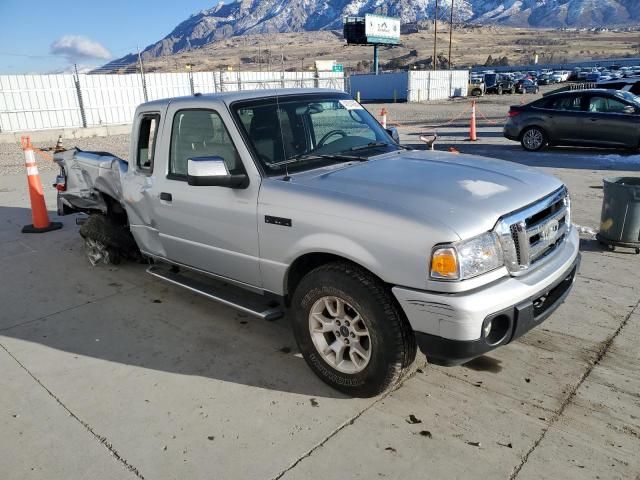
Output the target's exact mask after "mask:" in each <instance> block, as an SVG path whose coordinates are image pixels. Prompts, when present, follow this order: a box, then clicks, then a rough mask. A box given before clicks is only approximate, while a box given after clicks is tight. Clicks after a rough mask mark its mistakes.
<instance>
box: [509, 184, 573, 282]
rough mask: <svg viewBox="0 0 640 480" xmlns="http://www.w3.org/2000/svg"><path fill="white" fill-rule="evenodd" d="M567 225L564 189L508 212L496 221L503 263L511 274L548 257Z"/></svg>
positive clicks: (567, 208)
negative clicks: (503, 258) (522, 207)
mask: <svg viewBox="0 0 640 480" xmlns="http://www.w3.org/2000/svg"><path fill="white" fill-rule="evenodd" d="M570 228H571V218H570V204H569V197H568V196H567V191H566V188H564V187H563V188H561V189H560V190H558V191H556V192H554V193H553V194H551V195H549V196H548V197H545V198H543V199H542V200H540V201H538V202H536V203H534V204H533V205H530V206H528V207H525V208H524V209H522V210H519V211H517V212H515V213H512V214H510V215H508V216H506V217H504V218H503V219H501V221H500V222H498V226H497V228H496V231H497V232H498V234H499V236H500V241H501V243H502V247H503V251H504V257H505V263H506V265H507V268H508V270H509V271H510V272H511V273H513V274H518V273H524V271H528V270H530V269H532V268H534V267H537V266H538V265H540V264H542V263H543V262H544V261H545V259H548V258H549V257H550V256H552V255H553V253H554V252H555V251H556V250H557V249H558V247H559V246H560V245H561V244H562V242H564V240H565V239H566V237H567V234H568V233H569V229H570Z"/></svg>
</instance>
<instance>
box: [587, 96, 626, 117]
mask: <svg viewBox="0 0 640 480" xmlns="http://www.w3.org/2000/svg"><path fill="white" fill-rule="evenodd" d="M624 107H626V104H624V103H622V102H620V101H618V100H616V99H614V98H609V97H591V98H590V99H589V111H590V112H599V113H624Z"/></svg>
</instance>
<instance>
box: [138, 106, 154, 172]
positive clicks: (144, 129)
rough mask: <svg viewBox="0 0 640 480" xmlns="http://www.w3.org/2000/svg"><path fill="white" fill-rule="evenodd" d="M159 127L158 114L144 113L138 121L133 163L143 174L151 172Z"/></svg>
mask: <svg viewBox="0 0 640 480" xmlns="http://www.w3.org/2000/svg"><path fill="white" fill-rule="evenodd" d="M159 125H160V114H159V113H145V114H143V115H142V118H141V119H140V127H139V128H138V144H137V151H136V160H135V161H136V167H137V169H138V170H139V171H141V172H143V173H151V172H153V158H154V156H155V150H156V140H157V137H158V126H159Z"/></svg>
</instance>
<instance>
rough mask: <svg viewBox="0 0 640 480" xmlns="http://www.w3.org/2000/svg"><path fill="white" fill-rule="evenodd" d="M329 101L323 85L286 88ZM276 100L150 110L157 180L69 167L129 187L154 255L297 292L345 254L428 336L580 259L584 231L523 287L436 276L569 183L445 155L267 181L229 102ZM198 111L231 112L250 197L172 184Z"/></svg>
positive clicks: (128, 203) (91, 166) (131, 209)
mask: <svg viewBox="0 0 640 480" xmlns="http://www.w3.org/2000/svg"><path fill="white" fill-rule="evenodd" d="M318 92H322V90H318V89H312V90H300V89H297V90H279V91H278V92H277V93H278V94H279V95H287V94H289V95H291V94H297V93H306V94H308V93H318ZM328 92H331V93H335V92H333V91H328ZM274 94H275V92H272V91H271V92H270V91H257V92H239V93H228V94H218V95H210V96H209V95H207V96H199V97H185V98H178V99H167V100H161V101H156V102H151V103H147V104H143V105H141V106H140V107H138V109H137V111H136V117H135V122H134V127H133V132H132V137H131V138H132V139H137V137H138V127H139V119H140V117H141V116H142V115H143V114H145V113H150V112H156V113H159V114H160V115H161V121H160V125H159V127H158V128H159V132H158V136H157V144H156V151H155V159H154V171H153V173H152V174H146V173H144V172H141V171H138V170H137V169H136V167H135V162H134V161H133V160H132V161H131V162H130V165H129V168H128V170H127V171H126V172H122V173H121V175H120V176H119V175H116V174H115V171H116V170H115V168H116V167H113V169H112V170H109V169H105V168H103V169H102V170H99V168H101V167H97V166H98V165H101V162H100V159H104V157H100V158H99V159H96V158H89V157H88V155H89V154H86V153H79V154H77V155H75V157H78V158H74V159H69V160H68V161H67V163H68V164H69V165H71V164H72V163H73V162H77V163H78V165H82V167H80V168H84V169H85V170H86V173H85V174H84V177H83V178H86V181H87V185H84V186H83V188H85V189H91V188H95V189H98V190H100V187H99V186H98V185H99V183H98V182H99V181H101V179H102V177H104V180H105V182H104V183H109V182H113V183H116V182H121V185H111V186H110V187H109V191H114V192H120V191H121V196H119V197H114V198H117V199H118V200H119V201H120V202H121V203H122V205H123V206H124V207H125V208H126V211H127V214H128V217H129V222H130V227H131V231H132V233H133V235H134V237H135V239H136V241H137V243H138V245H139V247H140V249H141V250H142V251H143V252H144V253H145V254H147V255H149V256H152V257H155V258H157V259H160V260H166V261H169V262H172V263H176V264H180V265H185V266H189V267H191V268H194V269H196V270H198V271H201V272H203V273H208V274H212V275H214V276H216V277H223V278H225V279H227V280H229V281H231V282H233V283H235V284H238V285H241V286H244V287H246V288H248V289H250V290H252V291H254V292H272V293H275V294H277V295H285V294H287V291H286V285H287V275H288V271H289V267H290V266H291V265H292V264H293V262H294V261H295V260H296V259H298V258H300V257H301V256H302V255H305V254H311V253H319V252H321V253H330V254H334V255H337V256H340V257H343V258H346V259H349V260H351V261H353V262H355V263H357V264H359V265H361V266H362V267H364V268H366V269H368V270H369V271H371V272H373V273H374V274H375V275H377V276H378V277H379V278H381V279H382V280H383V281H384V282H386V283H388V284H390V285H391V286H393V290H392V291H393V293H394V294H395V296H396V298H397V299H398V301H399V303H400V305H401V306H402V308H403V309H404V311H405V313H406V314H407V317H408V319H409V321H410V323H411V325H412V326H413V328H414V329H415V330H416V331H419V332H426V333H432V334H435V335H440V336H443V337H446V338H451V339H459V340H473V339H477V338H480V336H481V333H480V329H481V324H482V321H483V319H484V317H485V316H486V314H488V313H491V312H495V311H498V310H501V309H503V308H504V307H505V305H506V304H508V305H515V304H517V303H519V302H520V301H522V300H524V299H527V298H529V297H530V296H531V295H533V294H535V293H538V292H540V291H541V290H543V289H544V288H545V286H547V285H549V284H552V283H553V282H554V280H556V279H557V278H559V277H560V276H561V275H563V274H565V273H568V271H567V269H568V268H569V266H570V264H571V262H572V261H573V259H575V258H576V256H577V254H578V246H577V233H576V232H575V229H572V230H571V231H570V234H569V235H568V239H567V240H566V241H564V242H563V244H562V245H561V246H560V247H559V248H558V249H557V250H556V252H555V253H554V255H553V258H552V259H551V260H549V261H548V262H547V263H546V264H545V265H544V266H543V267H541V268H539V269H537V270H536V271H535V272H531V273H528V274H526V275H521V276H518V277H517V278H516V277H514V276H511V275H510V274H509V272H508V271H507V269H506V268H500V269H498V270H495V271H493V272H490V273H487V274H484V275H481V276H479V277H476V278H473V279H471V280H466V281H462V282H440V281H434V280H430V279H429V262H430V255H431V252H432V249H433V247H434V246H435V245H437V244H440V243H447V242H455V241H459V240H462V239H468V238H471V237H473V236H476V235H479V234H481V233H483V232H487V231H490V230H492V229H494V227H495V226H496V224H497V223H498V221H499V219H500V218H501V217H503V216H506V215H507V214H509V213H510V212H513V211H515V210H519V209H521V208H523V207H525V206H527V205H530V204H532V203H534V202H536V201H538V200H539V199H541V198H543V197H545V196H547V195H549V194H550V193H552V192H554V191H556V190H558V189H559V188H561V187H562V183H561V182H560V181H559V180H558V179H556V178H555V177H552V176H550V175H547V174H545V173H542V172H540V171H538V170H534V169H531V168H528V167H525V166H522V165H519V164H515V163H510V162H503V161H499V160H492V159H488V158H483V157H477V156H470V155H456V154H452V153H448V152H438V151H398V152H393V153H387V154H384V155H379V156H376V157H372V158H371V159H370V160H369V161H368V162H354V163H342V164H337V165H332V166H328V167H324V168H318V169H314V170H310V171H306V172H302V173H296V174H291V175H290V180H288V181H286V180H284V179H283V177H265V176H263V175H262V174H261V172H260V169H259V168H258V165H257V164H256V161H255V160H254V159H253V158H252V155H251V153H250V151H249V149H248V148H247V146H246V145H245V142H244V140H243V138H242V136H241V133H240V132H239V130H238V128H237V127H236V124H235V123H234V120H233V118H232V116H231V113H230V110H229V105H230V104H231V103H233V102H234V101H237V100H244V99H250V98H261V97H265V96H272V95H274ZM186 108H199V109H203V108H206V109H212V110H215V111H216V112H218V113H219V114H220V116H221V117H222V119H223V121H224V122H225V124H226V125H227V128H228V130H229V134H230V136H231V138H232V140H233V142H234V144H235V146H236V149H237V150H238V153H239V156H240V158H241V160H242V163H243V164H244V167H245V169H246V172H247V174H248V176H249V186H248V188H246V189H231V188H224V187H203V186H190V185H188V184H187V183H186V182H184V181H179V180H171V179H169V178H167V173H168V158H169V147H170V138H171V125H172V119H173V116H174V115H175V113H176V112H177V111H179V110H181V109H186ZM135 154H136V145H135V141H132V145H131V152H130V155H129V158H130V159H135ZM105 161H106V160H105ZM109 161H112V159H111V160H109ZM112 165H115V164H114V163H113V161H112ZM88 172H92V173H88ZM78 178H80V177H78ZM160 192H168V193H171V195H172V201H171V202H166V201H163V200H160ZM105 193H107V192H105ZM62 196H63V197H64V194H62ZM265 215H268V216H274V217H282V218H287V219H291V222H292V225H291V227H287V226H282V225H274V224H268V223H265ZM420 302H423V303H422V304H421V303H420ZM428 302H436V303H440V304H445V305H448V306H449V307H450V308H449V309H448V311H449V314H448V315H446V316H443V315H442V314H441V312H439V311H438V310H437V309H435V310H434V309H429V308H425V307H424V305H425V304H427V303H428ZM421 305H422V306H421Z"/></svg>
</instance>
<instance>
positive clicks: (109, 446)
mask: <svg viewBox="0 0 640 480" xmlns="http://www.w3.org/2000/svg"><path fill="white" fill-rule="evenodd" d="M0 348H2V349H3V350H4V351H5V352H7V355H9V356H10V357H11V358H13V360H14V361H15V362H16V363H17V364H18V365H19V366H20V368H22V369H23V370H24V371H25V372H27V374H28V375H29V376H30V377H31V378H32V379H33V380H34V381H35V382H36V383H37V384H38V385H40V387H42V388H43V389H44V390H45V391H46V392H47V393H48V394H49V396H50V397H51V398H53V399H54V400H55V401H56V402H57V403H58V405H60V406H61V407H62V408H64V409H65V410H66V412H67V413H68V414H69V415H70V416H71V417H72V418H73V419H74V420H76V421H77V422H78V423H80V425H82V426H83V427H84V428H85V429H86V430H87V431H88V432H89V433H90V434H91V435H93V436H94V437H95V438H96V440H98V441H99V442H100V444H101V445H104V446H105V447H106V448H107V450H109V453H110V454H111V455H112V456H113V457H114V458H115V459H116V460H117V461H118V462H120V463H121V464H122V465H123V466H124V467H125V468H126V469H127V470H129V471H130V472H131V473H133V474H134V475H135V476H136V477H137V478H139V479H140V480H144V476H143V475H142V474H141V473H140V471H139V470H138V469H137V468H136V467H135V466H133V465H131V464H130V463H129V462H128V461H127V460H126V459H125V458H124V457H122V455H120V453H119V452H118V451H117V450H116V449H115V448H114V446H113V444H112V443H111V442H109V440H108V439H107V437H104V436H102V435H100V434H98V433H96V432H95V431H94V430H93V428H92V427H91V425H89V424H88V423H87V422H85V421H83V420H82V419H80V417H78V416H77V415H76V414H75V413H73V412H72V411H71V410H70V409H69V407H67V406H66V405H65V404H64V403H63V402H62V400H60V398H58V397H57V396H56V395H55V394H54V393H53V392H52V391H51V390H49V389H48V388H47V387H46V386H45V385H44V384H43V383H42V382H41V381H40V380H39V379H38V378H37V377H36V376H35V375H34V374H33V373H31V371H30V370H29V369H28V368H27V367H26V366H25V365H24V364H23V363H22V362H21V361H20V360H18V358H17V357H16V356H15V355H13V353H11V352H10V351H9V349H7V347H5V346H4V345H3V344H2V343H0Z"/></svg>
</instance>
